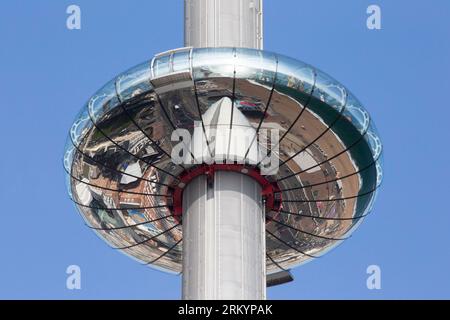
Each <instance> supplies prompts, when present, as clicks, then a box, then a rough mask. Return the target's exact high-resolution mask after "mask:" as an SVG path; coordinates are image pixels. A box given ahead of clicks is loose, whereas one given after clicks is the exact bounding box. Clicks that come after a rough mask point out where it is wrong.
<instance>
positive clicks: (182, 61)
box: [172, 50, 191, 72]
mask: <svg viewBox="0 0 450 320" xmlns="http://www.w3.org/2000/svg"><path fill="white" fill-rule="evenodd" d="M190 54H191V51H190V50H186V51H176V52H174V54H173V57H172V67H173V72H180V71H189V70H190V67H191V65H190Z"/></svg>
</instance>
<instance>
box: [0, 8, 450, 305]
mask: <svg viewBox="0 0 450 320" xmlns="http://www.w3.org/2000/svg"><path fill="white" fill-rule="evenodd" d="M70 4H77V5H79V6H80V7H81V10H82V29H81V30H80V31H69V30H67V29H66V17H67V15H66V13H65V11H66V8H67V6H68V5H70ZM370 4H378V5H380V6H381V9H382V30H379V31H370V30H368V29H367V28H366V18H367V15H366V8H367V7H368V5H370ZM182 8H183V5H182V0H171V1H163V0H152V1H148V0H145V1H144V0H141V1H138V0H132V1H107V0H96V1H87V0H74V1H63V0H60V1H54V0H42V1H31V0H29V1H24V0H22V1H12V0H9V1H1V2H0V41H1V45H0V88H1V91H0V92H1V95H2V103H1V104H0V106H1V111H2V120H3V121H2V125H1V126H0V132H1V137H2V142H1V149H0V150H1V151H0V155H1V156H0V176H1V181H2V183H1V184H0V191H1V192H0V201H1V203H2V209H1V218H2V220H1V221H2V223H1V226H2V231H1V232H0V246H1V257H2V258H1V263H0V298H26V299H29V298H39V299H47V298H54V299H94V298H100V299H107V298H113V299H116V298H124V299H178V298H179V297H180V278H179V277H177V276H172V275H168V274H165V273H162V272H159V271H154V270H151V269H148V268H145V267H143V266H141V265H139V264H137V263H136V262H134V261H133V260H131V259H129V258H127V257H126V256H124V255H122V254H120V253H118V252H116V251H114V250H112V249H110V248H109V247H108V246H107V245H106V244H105V243H104V242H102V241H101V240H99V239H98V238H97V236H96V235H95V234H94V233H93V232H92V231H91V230H88V229H87V228H86V227H85V226H84V225H83V222H82V220H81V218H80V217H79V215H78V214H77V213H76V211H75V209H74V207H73V205H72V203H71V201H70V200H69V199H68V196H67V194H66V190H65V185H64V170H63V168H62V165H61V158H62V155H63V149H64V143H65V139H66V133H67V131H68V129H69V127H70V125H71V123H72V121H73V119H74V117H75V115H76V114H77V112H78V110H79V109H80V108H81V107H82V105H83V104H84V102H85V101H86V100H87V98H88V97H89V96H90V95H91V94H92V93H94V92H95V91H96V89H98V88H99V87H101V86H102V85H103V84H104V83H105V82H106V81H108V80H109V79H111V78H112V77H113V76H115V75H116V74H118V73H119V72H121V71H124V70H126V69H128V68H129V67H131V66H133V65H135V64H137V63H139V62H142V61H144V60H146V59H149V58H150V57H152V56H153V55H154V54H155V53H158V52H161V51H165V50H168V49H172V48H176V47H181V46H182V45H183V11H182ZM449 39H450V2H449V1H447V0H434V1H406V0H396V1H387V0H372V1H365V0H353V1H333V0H326V1H325V0H316V1H306V0H302V1H298V0H289V1H288V0H283V1H280V0H277V1H275V0H266V1H265V49H267V50H270V51H276V52H279V53H283V54H286V55H289V56H292V57H294V58H297V59H300V60H302V61H305V62H308V63H310V64H312V65H314V66H316V67H318V68H320V69H322V70H324V71H325V72H327V73H329V74H331V75H332V76H333V77H335V78H336V79H338V80H339V81H340V82H342V83H344V84H345V85H346V86H348V87H349V88H350V89H351V90H352V92H353V93H355V95H356V96H357V97H358V98H359V99H360V100H361V101H362V102H363V103H364V104H365V106H366V108H367V109H368V110H369V112H370V113H371V115H372V117H373V118H374V120H375V121H376V124H377V127H378V129H379V131H380V134H381V137H382V138H383V143H384V146H385V149H384V150H385V153H384V171H385V180H384V184H383V186H382V190H381V192H380V194H379V197H378V201H377V204H376V205H375V210H374V212H373V214H372V215H371V216H370V217H369V218H368V219H366V220H365V222H364V223H363V224H362V225H361V226H360V228H359V229H358V230H357V231H356V232H355V233H354V234H353V237H352V238H351V239H350V240H348V241H346V242H345V243H344V244H342V245H341V246H340V247H338V248H337V249H335V250H333V251H331V252H330V253H328V254H327V255H326V256H325V257H324V258H322V259H318V260H316V261H313V262H311V263H309V264H307V265H305V266H302V267H300V268H297V269H294V270H293V273H294V276H295V282H293V283H290V284H287V285H284V286H280V287H276V288H271V289H269V290H268V297H269V298H272V299H314V298H325V299H331V298H332V299H346V298H352V299H360V298H367V299H380V298H388V299H393V298H399V299H406V298H447V299H449V298H450V253H449V251H450V250H449V245H450V212H449V207H448V204H447V203H446V200H447V197H448V196H449V191H450V188H449V183H448V181H450V170H449V168H450V166H449V157H450V151H449V148H448V139H449V138H450V129H449V125H448V119H449V117H450V108H449V105H448V98H447V94H449V92H450V90H449V89H450V75H449V74H450V72H449V71H450V62H449V57H450V42H449ZM71 264H76V265H79V266H80V267H81V270H82V289H81V290H76V291H70V290H67V289H66V277H67V275H66V273H65V271H66V268H67V266H69V265H71ZM372 264H376V265H379V266H380V267H381V270H382V289H381V290H368V289H367V287H366V278H367V274H366V268H367V266H369V265H372Z"/></svg>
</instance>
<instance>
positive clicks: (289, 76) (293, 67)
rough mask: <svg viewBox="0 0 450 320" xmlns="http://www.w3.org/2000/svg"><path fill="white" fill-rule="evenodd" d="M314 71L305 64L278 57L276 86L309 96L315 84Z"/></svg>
mask: <svg viewBox="0 0 450 320" xmlns="http://www.w3.org/2000/svg"><path fill="white" fill-rule="evenodd" d="M314 79H315V72H314V69H313V68H312V67H311V66H310V65H307V64H306V63H303V62H300V61H298V60H295V59H292V58H289V57H286V56H281V55H280V56H278V73H277V79H276V83H277V85H278V86H283V87H288V88H292V89H295V90H297V91H299V92H301V93H303V94H306V95H309V94H310V93H311V91H312V88H313V86H314V82H315V80H314Z"/></svg>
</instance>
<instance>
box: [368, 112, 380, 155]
mask: <svg viewBox="0 0 450 320" xmlns="http://www.w3.org/2000/svg"><path fill="white" fill-rule="evenodd" d="M365 139H366V141H367V143H368V144H369V146H370V150H371V151H372V156H373V158H374V159H378V157H379V156H380V155H381V152H382V151H383V145H382V143H381V139H380V137H379V135H378V130H377V128H376V126H375V123H374V122H373V121H372V122H371V123H370V125H369V129H368V130H367V133H366V136H365Z"/></svg>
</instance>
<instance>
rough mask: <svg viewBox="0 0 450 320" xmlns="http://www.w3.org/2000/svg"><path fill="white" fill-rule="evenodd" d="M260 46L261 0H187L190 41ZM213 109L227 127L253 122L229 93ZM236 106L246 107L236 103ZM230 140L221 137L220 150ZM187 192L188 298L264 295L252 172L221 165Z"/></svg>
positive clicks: (258, 201) (257, 189) (257, 190)
mask: <svg viewBox="0 0 450 320" xmlns="http://www.w3.org/2000/svg"><path fill="white" fill-rule="evenodd" d="M262 45H263V40H262V0H185V46H192V47H247V48H255V49H262ZM213 107H214V108H215V109H216V110H219V111H218V112H219V114H220V115H221V116H219V119H221V120H218V121H219V122H222V123H207V124H206V125H207V126H208V125H209V126H214V127H217V128H227V124H230V122H231V125H240V126H248V127H250V128H251V126H250V124H249V123H237V122H239V121H240V120H239V119H241V120H242V121H243V122H245V120H243V119H245V117H243V116H242V117H239V115H236V114H235V115H234V116H232V117H233V120H231V118H230V115H232V114H233V113H232V112H230V111H231V109H232V108H234V107H233V106H232V102H231V100H230V99H229V98H223V99H222V100H220V101H219V102H218V103H217V104H216V105H215V106H212V107H211V108H213ZM233 111H234V112H236V113H240V111H239V110H238V109H237V108H234V110H233ZM204 118H206V119H207V118H208V117H204ZM221 125H223V126H221ZM231 130H233V129H231ZM218 131H220V129H219V130H218ZM216 134H217V136H219V135H220V133H219V132H216ZM222 136H226V134H224V135H222ZM230 136H231V135H230ZM193 142H194V143H196V142H195V141H193ZM197 143H201V142H197ZM229 143H230V141H221V142H220V145H219V143H217V145H216V146H215V150H216V154H217V150H220V148H224V147H226V146H228V144H229ZM225 154H226V155H227V157H231V156H235V157H238V158H239V157H243V156H244V155H243V154H242V155H241V154H239V152H237V153H234V154H230V152H225ZM227 160H231V159H229V158H228V159H227ZM183 194H184V196H183V235H184V236H183V238H184V240H183V293H182V295H183V299H194V300H198V299H265V298H266V261H265V257H266V256H265V241H266V239H265V218H264V216H265V215H264V209H263V208H264V206H263V203H262V198H261V186H260V185H259V184H258V183H257V182H256V181H255V180H254V179H252V178H250V177H248V176H245V175H242V174H239V173H235V172H227V171H217V172H215V173H214V174H213V176H212V177H211V178H210V179H209V180H208V178H207V177H205V176H204V175H203V176H200V177H198V178H196V179H195V180H194V181H192V182H191V183H190V184H189V185H187V187H186V188H185V190H184V193H183Z"/></svg>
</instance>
